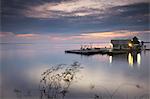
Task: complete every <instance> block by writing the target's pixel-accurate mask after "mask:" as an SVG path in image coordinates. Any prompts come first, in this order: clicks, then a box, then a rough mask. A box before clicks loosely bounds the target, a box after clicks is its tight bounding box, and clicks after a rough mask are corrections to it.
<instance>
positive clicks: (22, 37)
mask: <svg viewBox="0 0 150 99" xmlns="http://www.w3.org/2000/svg"><path fill="white" fill-rule="evenodd" d="M149 4H150V2H149V0H109V1H108V0H107V1H106V0H1V30H0V38H1V42H62V41H64V42H67V41H74V42H81V41H84V42H87V41H91V42H94V41H98V40H101V41H103V40H106V39H107V40H109V39H110V38H116V37H129V36H134V35H137V36H140V37H141V38H142V39H145V40H148V36H149V34H150V31H149V16H150V12H149Z"/></svg>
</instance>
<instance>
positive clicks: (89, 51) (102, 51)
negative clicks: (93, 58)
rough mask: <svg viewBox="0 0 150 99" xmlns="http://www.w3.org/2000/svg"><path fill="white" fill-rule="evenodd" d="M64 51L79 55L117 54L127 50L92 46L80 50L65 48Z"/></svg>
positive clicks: (124, 52)
mask: <svg viewBox="0 0 150 99" xmlns="http://www.w3.org/2000/svg"><path fill="white" fill-rule="evenodd" d="M65 53H73V54H81V55H94V54H102V55H103V54H107V55H117V54H126V53H128V51H123V50H121V51H118V50H112V49H110V48H93V49H84V50H83V49H81V50H66V51H65Z"/></svg>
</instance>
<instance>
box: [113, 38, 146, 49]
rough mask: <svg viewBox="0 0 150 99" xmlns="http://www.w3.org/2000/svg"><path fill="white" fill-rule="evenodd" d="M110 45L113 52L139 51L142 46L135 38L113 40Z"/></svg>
mask: <svg viewBox="0 0 150 99" xmlns="http://www.w3.org/2000/svg"><path fill="white" fill-rule="evenodd" d="M111 44H112V46H113V50H141V48H142V46H143V45H142V43H141V42H140V41H139V39H138V38H137V37H136V36H135V37H133V38H132V39H113V40H111Z"/></svg>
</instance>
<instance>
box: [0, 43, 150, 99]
mask: <svg viewBox="0 0 150 99" xmlns="http://www.w3.org/2000/svg"><path fill="white" fill-rule="evenodd" d="M79 46H80V45H78V44H55V45H52V44H2V45H1V49H0V50H1V53H0V54H1V57H0V60H1V68H0V70H1V74H2V76H1V77H0V79H1V84H0V85H1V86H0V88H1V89H2V91H1V93H2V94H1V97H2V99H21V98H20V97H18V96H16V93H15V92H14V90H15V89H17V90H20V91H21V97H22V99H39V89H38V85H39V82H40V75H41V73H42V72H44V71H45V70H46V69H48V68H50V67H51V66H53V65H58V64H62V63H64V64H71V63H73V62H74V61H78V62H79V63H81V66H83V67H84V68H83V69H82V70H81V71H80V72H79V74H78V75H79V79H78V80H77V81H75V82H73V83H72V85H71V86H70V88H69V93H68V94H67V96H66V99H94V95H95V94H97V95H99V96H103V99H110V97H109V96H108V94H110V95H111V94H113V93H114V92H115V90H116V89H117V91H116V92H115V94H114V98H113V99H135V98H136V99H139V97H140V96H143V97H144V98H141V99H148V98H146V96H147V94H148V90H149V88H150V86H149V84H150V83H149V81H150V79H149V71H150V68H149V67H150V51H146V52H144V51H143V52H141V53H139V54H137V55H134V56H132V55H131V54H129V55H116V56H107V55H94V56H81V55H76V54H65V53H64V50H65V49H75V48H79ZM91 86H93V87H92V88H91ZM96 99H98V98H96Z"/></svg>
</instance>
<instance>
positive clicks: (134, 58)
mask: <svg viewBox="0 0 150 99" xmlns="http://www.w3.org/2000/svg"><path fill="white" fill-rule="evenodd" d="M126 58H127V62H128V64H129V66H130V67H133V65H134V64H137V66H140V65H141V53H128V54H123V55H115V56H109V63H112V62H113V61H120V60H122V59H123V60H124V59H126ZM124 61H125V60H124Z"/></svg>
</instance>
